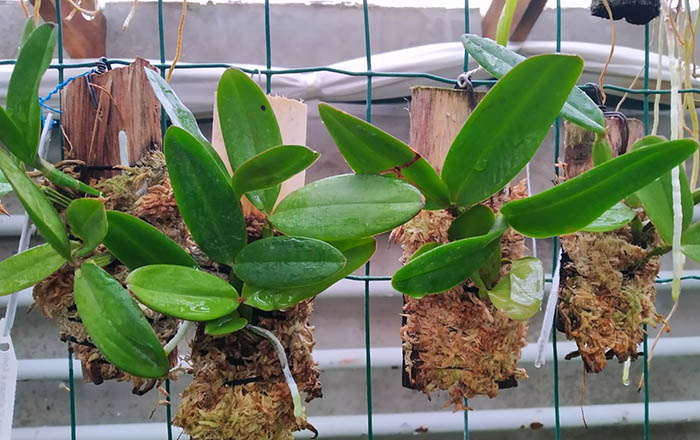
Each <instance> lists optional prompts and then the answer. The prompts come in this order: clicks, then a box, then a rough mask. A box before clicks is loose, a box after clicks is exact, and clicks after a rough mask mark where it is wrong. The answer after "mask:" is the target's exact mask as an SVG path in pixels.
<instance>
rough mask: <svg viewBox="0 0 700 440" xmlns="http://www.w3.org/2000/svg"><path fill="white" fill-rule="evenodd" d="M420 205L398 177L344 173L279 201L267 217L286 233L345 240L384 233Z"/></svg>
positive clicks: (413, 191) (417, 195) (413, 190)
mask: <svg viewBox="0 0 700 440" xmlns="http://www.w3.org/2000/svg"><path fill="white" fill-rule="evenodd" d="M422 207H423V202H422V200H421V195H420V192H419V191H418V190H417V189H416V188H414V187H413V186H412V185H410V184H408V183H406V182H403V181H401V180H398V179H394V178H391V177H386V176H377V175H370V174H356V175H355V174H345V175H340V176H334V177H329V178H326V179H322V180H317V181H316V182H313V183H311V184H309V185H306V186H305V187H303V188H300V189H298V190H296V191H294V192H292V193H291V194H289V195H288V196H287V197H285V199H284V200H282V201H281V202H280V204H279V205H278V206H277V209H276V210H275V213H274V214H273V215H272V216H271V217H270V221H271V222H272V223H273V224H274V225H275V227H276V228H277V229H279V230H280V231H282V232H284V233H286V234H289V235H300V236H304V237H312V238H318V239H319V240H345V239H350V238H361V237H369V236H372V235H376V234H381V233H382V232H386V231H389V230H391V229H393V228H395V227H396V226H399V225H401V224H403V223H405V222H406V221H408V220H410V219H411V218H412V217H413V216H414V215H416V214H417V213H418V211H420V209H421V208H422Z"/></svg>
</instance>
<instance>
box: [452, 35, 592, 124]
mask: <svg viewBox="0 0 700 440" xmlns="http://www.w3.org/2000/svg"><path fill="white" fill-rule="evenodd" d="M462 44H463V45H464V48H465V49H466V51H467V52H469V55H471V56H472V57H474V59H475V60H476V62H477V63H479V64H480V65H481V67H483V68H484V69H485V70H486V71H487V72H489V73H490V74H491V75H493V76H495V77H496V78H499V79H500V78H502V77H503V76H504V75H505V74H506V73H508V72H509V71H510V70H511V69H512V68H513V67H515V65H517V64H519V63H521V62H522V61H524V60H525V59H526V58H525V57H524V56H522V55H519V54H517V53H515V52H513V51H511V50H509V49H506V48H505V47H503V46H501V45H499V44H497V43H496V42H495V41H493V40H490V39H488V38H483V37H480V36H478V35H473V34H465V35H462ZM561 115H562V116H563V117H564V118H565V119H568V120H569V121H571V122H573V123H574V124H576V125H579V126H581V127H583V128H586V129H588V130H591V131H594V132H596V133H601V134H604V133H605V118H604V117H603V112H602V111H601V110H600V108H599V107H598V106H597V105H596V103H595V102H593V101H592V100H591V98H589V97H588V95H586V93H585V92H584V91H583V90H581V89H579V88H578V87H576V88H574V89H572V90H571V93H570V94H569V97H568V99H567V101H566V104H564V107H563V108H562V109H561Z"/></svg>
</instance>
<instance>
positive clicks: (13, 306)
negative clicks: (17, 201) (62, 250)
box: [2, 112, 53, 337]
mask: <svg viewBox="0 0 700 440" xmlns="http://www.w3.org/2000/svg"><path fill="white" fill-rule="evenodd" d="M52 121H53V113H51V112H49V114H47V115H46V121H45V122H44V129H43V130H42V131H41V137H40V138H39V148H38V149H37V154H39V157H41V158H44V157H45V156H46V150H48V148H47V145H48V143H49V140H50V139H51V123H52ZM30 226H31V224H30V222H29V216H28V215H27V214H26V213H25V214H24V220H23V222H22V233H21V234H20V236H19V244H18V245H17V253H18V254H19V253H21V252H24V251H26V250H27V249H28V248H29V239H30V238H31V236H32V234H31V231H30ZM18 299H19V295H18V294H17V293H13V294H12V295H10V299H9V301H8V303H7V309H5V320H4V323H5V325H4V327H3V330H2V335H3V336H5V337H7V336H9V335H10V332H11V331H12V326H14V324H15V315H16V314H17V301H18Z"/></svg>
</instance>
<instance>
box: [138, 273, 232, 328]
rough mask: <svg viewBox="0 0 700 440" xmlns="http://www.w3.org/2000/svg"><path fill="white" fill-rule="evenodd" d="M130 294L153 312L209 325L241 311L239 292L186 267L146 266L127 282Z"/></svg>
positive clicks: (212, 277) (215, 278) (226, 283)
mask: <svg viewBox="0 0 700 440" xmlns="http://www.w3.org/2000/svg"><path fill="white" fill-rule="evenodd" d="M126 284H127V287H128V288H129V290H131V292H132V293H133V294H134V296H135V297H136V298H138V299H139V301H141V302H142V303H143V304H145V305H147V306H148V307H149V308H151V309H153V310H155V311H157V312H160V313H163V314H166V315H169V316H174V317H175V318H180V319H186V320H188V321H209V320H212V319H217V318H220V317H222V316H225V315H228V314H229V313H231V312H233V311H234V310H236V309H237V308H238V304H239V303H238V292H236V289H234V288H233V286H231V285H230V284H229V283H228V282H226V280H223V279H221V278H219V277H217V276H215V275H212V274H210V273H207V272H204V271H201V270H198V269H193V268H191V267H185V266H175V265H170V264H154V265H151V266H143V267H140V268H138V269H136V270H135V271H133V272H131V273H130V274H129V277H128V278H127V279H126Z"/></svg>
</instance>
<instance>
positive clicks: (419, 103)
mask: <svg viewBox="0 0 700 440" xmlns="http://www.w3.org/2000/svg"><path fill="white" fill-rule="evenodd" d="M484 95H485V94H484V93H475V92H469V91H466V90H459V89H447V88H443V87H422V86H421V87H413V88H412V89H411V110H410V117H411V127H410V140H409V144H410V145H411V148H413V149H414V150H415V151H416V152H417V153H419V154H420V155H421V156H423V157H424V158H425V159H426V160H427V161H428V162H429V163H430V164H431V165H432V166H433V168H435V170H436V171H437V172H438V173H440V172H441V171H442V165H443V163H444V162H445V157H446V156H447V153H448V151H449V150H450V146H451V145H452V142H453V141H454V139H455V137H457V134H458V133H459V132H460V130H461V129H462V127H463V126H464V123H465V122H466V120H467V118H469V116H470V115H471V114H472V111H473V110H474V108H475V107H476V104H477V103H478V102H479V101H481V99H482V98H483V97H484ZM406 299H407V298H406V296H405V295H404V296H403V302H404V304H406ZM405 325H406V316H405V315H402V317H401V326H402V327H404V326H405ZM410 356H411V358H412V359H417V358H418V354H417V353H416V352H412V353H411V354H410ZM401 359H402V367H401V385H402V386H403V387H404V388H409V389H415V387H414V385H413V383H412V381H411V375H409V374H408V372H407V371H406V363H405V352H404V356H402V358H401ZM413 376H415V374H413Z"/></svg>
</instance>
